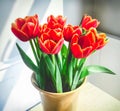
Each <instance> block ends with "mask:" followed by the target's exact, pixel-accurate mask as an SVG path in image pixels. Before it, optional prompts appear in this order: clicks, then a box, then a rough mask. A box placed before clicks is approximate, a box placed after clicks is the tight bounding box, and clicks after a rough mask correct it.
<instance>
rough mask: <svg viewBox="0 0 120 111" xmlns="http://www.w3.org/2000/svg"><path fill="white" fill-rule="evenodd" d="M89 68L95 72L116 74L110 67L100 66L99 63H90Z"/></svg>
mask: <svg viewBox="0 0 120 111" xmlns="http://www.w3.org/2000/svg"><path fill="white" fill-rule="evenodd" d="M87 69H88V71H89V72H94V73H108V74H115V73H114V72H113V71H111V70H110V69H108V68H106V67H104V66H99V65H90V66H87Z"/></svg>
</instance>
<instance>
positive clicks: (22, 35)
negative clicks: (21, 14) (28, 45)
mask: <svg viewBox="0 0 120 111" xmlns="http://www.w3.org/2000/svg"><path fill="white" fill-rule="evenodd" d="M11 30H12V32H13V33H14V34H15V36H16V37H17V38H19V39H20V40H21V41H28V40H30V39H32V38H35V37H36V36H37V35H38V32H39V21H38V16H37V15H34V16H26V17H25V18H17V19H16V20H15V22H14V23H12V26H11Z"/></svg>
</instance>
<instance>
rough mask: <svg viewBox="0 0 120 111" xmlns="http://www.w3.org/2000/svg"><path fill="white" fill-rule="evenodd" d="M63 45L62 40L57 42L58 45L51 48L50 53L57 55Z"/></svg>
mask: <svg viewBox="0 0 120 111" xmlns="http://www.w3.org/2000/svg"><path fill="white" fill-rule="evenodd" d="M63 43H64V38H62V39H60V40H59V42H58V43H57V44H56V46H55V47H54V48H53V50H52V52H51V53H52V54H57V53H58V52H59V51H60V49H61V47H62V45H63Z"/></svg>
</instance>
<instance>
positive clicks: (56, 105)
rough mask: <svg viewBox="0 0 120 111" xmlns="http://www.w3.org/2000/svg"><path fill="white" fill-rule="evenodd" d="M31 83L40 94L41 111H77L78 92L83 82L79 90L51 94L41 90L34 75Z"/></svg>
mask: <svg viewBox="0 0 120 111" xmlns="http://www.w3.org/2000/svg"><path fill="white" fill-rule="evenodd" d="M31 81H32V84H33V86H34V87H35V88H36V89H37V90H38V91H39V93H40V96H41V102H42V106H43V111H78V106H79V104H78V98H79V92H80V90H81V88H82V86H83V85H84V84H85V81H84V82H83V83H82V85H81V86H80V87H79V88H77V89H75V90H73V91H69V92H64V93H52V92H47V91H44V90H41V89H40V88H39V87H38V86H37V84H36V82H35V76H34V73H33V74H32V77H31Z"/></svg>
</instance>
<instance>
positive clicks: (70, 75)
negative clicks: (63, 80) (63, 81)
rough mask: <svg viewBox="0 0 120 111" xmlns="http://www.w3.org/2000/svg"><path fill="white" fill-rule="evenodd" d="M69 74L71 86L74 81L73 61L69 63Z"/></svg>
mask: <svg viewBox="0 0 120 111" xmlns="http://www.w3.org/2000/svg"><path fill="white" fill-rule="evenodd" d="M68 76H69V78H68V79H69V80H68V82H69V86H70V87H71V85H72V82H73V65H72V61H71V62H70V64H68Z"/></svg>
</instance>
